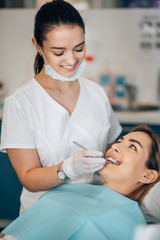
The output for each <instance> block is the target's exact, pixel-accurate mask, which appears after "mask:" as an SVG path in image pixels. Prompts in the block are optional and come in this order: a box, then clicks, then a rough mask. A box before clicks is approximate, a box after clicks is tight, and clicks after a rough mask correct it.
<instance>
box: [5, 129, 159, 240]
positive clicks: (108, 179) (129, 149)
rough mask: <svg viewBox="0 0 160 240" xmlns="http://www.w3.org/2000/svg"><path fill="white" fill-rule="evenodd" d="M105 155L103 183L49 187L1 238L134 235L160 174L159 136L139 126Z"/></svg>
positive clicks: (26, 238) (99, 237) (72, 238)
mask: <svg viewBox="0 0 160 240" xmlns="http://www.w3.org/2000/svg"><path fill="white" fill-rule="evenodd" d="M83 151H87V150H83ZM105 159H106V160H107V161H108V163H106V164H105V166H104V167H103V169H102V170H100V174H101V176H102V177H103V179H104V184H103V186H96V185H90V184H63V185H61V186H59V187H57V188H55V189H52V190H50V191H49V192H48V193H46V194H45V195H44V196H42V197H41V198H40V200H39V201H38V202H37V203H35V204H34V205H33V206H32V207H31V208H30V209H28V210H27V211H26V212H25V213H23V214H22V215H21V216H20V217H18V218H17V219H16V220H15V221H14V222H13V223H11V224H10V225H9V226H8V227H7V228H6V229H4V231H3V232H2V233H3V234H4V235H5V234H6V236H5V237H4V239H12V237H11V238H10V237H9V236H8V238H7V235H12V236H14V237H16V238H17V239H20V240H28V239H30V240H32V239H33V240H35V239H38V240H41V239H43V240H44V239H47V240H49V239H51V240H52V239H61V240H63V239H64V240H66V239H69V240H77V239H83V240H85V239H86V240H87V239H92V240H94V239H95V240H96V239H98V240H103V239H112V240H114V239H115V240H117V239H119V240H121V239H123V240H124V239H127V240H130V239H133V234H134V230H135V228H136V227H137V225H140V224H143V225H146V221H145V218H144V216H143V214H142V213H141V210H140V208H139V206H138V203H140V202H141V201H142V200H143V198H144V197H145V195H146V194H147V193H148V191H149V190H150V188H152V187H153V185H154V184H155V183H157V182H158V181H159V178H160V177H159V175H160V174H159V172H160V139H159V137H158V136H157V135H156V134H155V133H153V132H152V131H151V130H150V129H149V128H148V127H147V126H145V125H140V126H138V127H136V128H135V129H134V130H133V131H132V132H130V133H129V134H127V135H125V136H124V137H121V138H120V139H119V140H118V141H117V143H115V144H113V145H112V146H111V148H110V149H109V150H108V151H107V152H106V156H105ZM113 162H114V163H115V164H112V163H113ZM133 200H135V201H133ZM136 201H137V202H138V203H137V202H136ZM117 237H118V238H117Z"/></svg>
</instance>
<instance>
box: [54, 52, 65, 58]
mask: <svg viewBox="0 0 160 240" xmlns="http://www.w3.org/2000/svg"><path fill="white" fill-rule="evenodd" d="M53 54H54V55H55V56H57V57H59V56H62V55H63V52H62V53H53Z"/></svg>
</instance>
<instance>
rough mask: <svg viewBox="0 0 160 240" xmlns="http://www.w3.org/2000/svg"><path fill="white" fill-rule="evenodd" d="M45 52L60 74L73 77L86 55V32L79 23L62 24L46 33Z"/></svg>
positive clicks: (51, 64) (48, 60)
mask: <svg viewBox="0 0 160 240" xmlns="http://www.w3.org/2000/svg"><path fill="white" fill-rule="evenodd" d="M43 53H44V55H45V58H46V60H47V63H48V64H49V65H50V66H51V67H52V68H53V69H54V70H55V71H56V72H57V73H58V74H60V75H62V76H64V77H72V76H73V75H74V74H75V73H76V71H77V68H78V67H79V65H80V64H81V62H82V60H83V59H84V57H85V34H84V31H83V29H82V28H81V27H79V26H78V25H73V26H72V25H60V26H59V27H54V28H53V29H52V30H51V31H49V32H48V33H47V34H46V40H44V41H43Z"/></svg>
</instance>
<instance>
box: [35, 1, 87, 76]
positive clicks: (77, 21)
mask: <svg viewBox="0 0 160 240" xmlns="http://www.w3.org/2000/svg"><path fill="white" fill-rule="evenodd" d="M61 25H73V26H74V25H78V26H80V27H81V28H82V29H83V31H84V33H85V25H84V22H83V19H82V17H81V15H80V14H79V12H78V11H77V10H76V9H75V8H74V7H73V6H72V5H71V4H70V3H68V2H66V1H63V0H54V1H52V2H48V3H46V4H44V5H43V6H42V7H41V8H40V9H39V11H38V12H37V14H36V16H35V24H34V37H35V39H36V41H37V44H38V45H39V46H40V47H41V48H43V41H44V40H45V39H46V34H47V33H48V32H49V31H51V30H52V29H53V28H54V27H56V26H58V27H59V26H61ZM43 65H44V60H43V57H42V56H41V55H40V54H39V53H37V55H36V58H35V63H34V72H35V74H38V73H39V72H40V71H41V70H42V68H43Z"/></svg>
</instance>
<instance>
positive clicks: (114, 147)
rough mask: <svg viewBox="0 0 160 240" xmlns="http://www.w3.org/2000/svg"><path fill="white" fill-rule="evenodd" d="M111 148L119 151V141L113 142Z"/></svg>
mask: <svg viewBox="0 0 160 240" xmlns="http://www.w3.org/2000/svg"><path fill="white" fill-rule="evenodd" d="M112 148H113V150H114V151H116V152H120V148H121V147H120V145H119V143H115V144H113V145H112Z"/></svg>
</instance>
